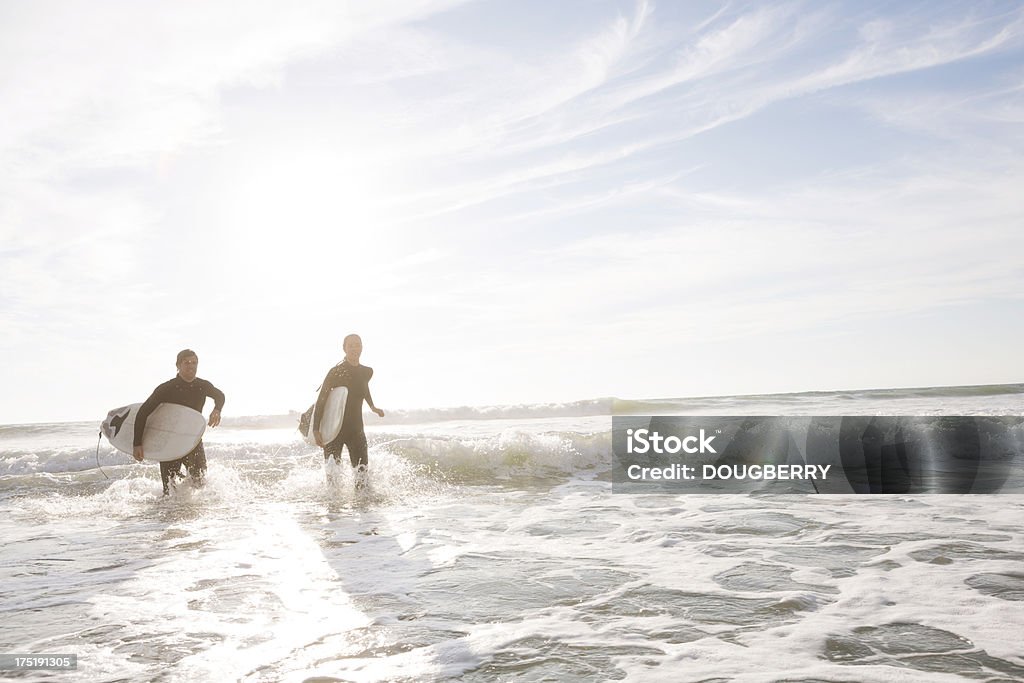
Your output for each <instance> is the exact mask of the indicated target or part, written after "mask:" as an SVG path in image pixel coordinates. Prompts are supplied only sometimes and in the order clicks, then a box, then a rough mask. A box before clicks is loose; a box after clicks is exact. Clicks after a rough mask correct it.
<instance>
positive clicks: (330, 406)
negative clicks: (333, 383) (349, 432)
mask: <svg viewBox="0 0 1024 683" xmlns="http://www.w3.org/2000/svg"><path fill="white" fill-rule="evenodd" d="M319 397H320V395H319V394H317V398H319ZM347 400H348V387H334V388H333V389H331V393H330V394H328V395H327V405H325V406H324V414H323V415H321V416H320V436H321V437H322V438H323V440H324V443H325V444H326V443H330V442H331V441H334V439H336V438H337V436H338V434H340V433H341V423H342V421H343V420H344V418H345V402H346V401H347ZM313 407H314V408H315V407H316V402H314V403H313ZM310 420H311V421H312V417H311V418H310ZM311 426H312V425H311ZM302 437H303V438H304V439H305V440H306V443H308V444H309V445H311V446H315V445H316V439H314V438H313V430H312V429H310V430H309V433H308V434H303V435H302Z"/></svg>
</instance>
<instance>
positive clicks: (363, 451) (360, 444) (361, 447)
mask: <svg viewBox="0 0 1024 683" xmlns="http://www.w3.org/2000/svg"><path fill="white" fill-rule="evenodd" d="M347 442H348V459H349V461H350V462H351V463H352V467H353V468H354V469H355V480H356V488H357V489H361V488H363V487H364V486H365V485H366V468H367V466H368V465H369V453H368V451H369V448H368V447H367V445H366V433H365V432H359V433H358V434H353V435H352V436H350V437H349V438H348V439H347Z"/></svg>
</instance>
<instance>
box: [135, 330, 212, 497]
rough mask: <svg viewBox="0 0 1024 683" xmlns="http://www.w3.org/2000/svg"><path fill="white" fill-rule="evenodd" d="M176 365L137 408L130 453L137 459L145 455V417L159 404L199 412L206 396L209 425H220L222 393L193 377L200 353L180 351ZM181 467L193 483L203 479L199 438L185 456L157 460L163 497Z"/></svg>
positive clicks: (202, 461) (203, 455)
mask: <svg viewBox="0 0 1024 683" xmlns="http://www.w3.org/2000/svg"><path fill="white" fill-rule="evenodd" d="M175 366H176V367H177V368H178V374H177V376H176V377H174V379H170V380H168V381H166V382H164V383H163V384H161V385H160V386H158V387H157V388H156V389H154V390H153V393H152V394H151V395H150V397H149V398H147V399H146V402H145V403H143V404H142V406H141V407H140V408H139V413H138V415H137V416H136V418H135V441H134V447H133V449H132V451H133V452H132V456H133V457H134V458H135V459H136V460H138V461H139V462H142V458H143V457H144V454H143V452H142V434H143V432H145V431H146V420H147V419H148V418H149V415H150V413H152V412H153V411H154V410H156V407H157V406H158V405H160V404H161V403H176V404H178V405H180V406H186V407H188V408H191V409H192V410H196V411H199V412H200V413H201V412H203V405H204V404H205V403H206V399H207V398H212V399H213V403H214V406H213V412H212V413H210V420H209V423H208V424H209V425H210V426H211V427H216V426H217V425H219V424H220V410H221V408H223V407H224V392H223V391H221V390H220V389H218V388H217V387H215V386H213V384H211V383H210V382H208V381H206V380H205V379H202V378H201V377H196V372H198V370H199V356H197V355H196V352H195V351H193V350H192V349H183V350H181V351H179V352H178V357H177V360H176V362H175ZM182 466H184V467H185V470H186V471H187V472H188V475H189V476H190V477H191V478H192V483H193V484H195V485H196V486H202V485H203V479H204V478H205V476H206V451H204V450H203V442H202V441H200V442H199V443H198V445H196V447H195V448H193V449H192V451H191V452H190V453H188V454H187V455H184V456H182V457H180V458H178V459H177V460H170V461H168V462H161V463H160V481H161V483H163V486H164V495H165V496H166V495H168V493H170V491H169V489H168V482H169V481H170V478H171V476H172V475H174V476H176V477H180V476H182V474H181V468H182Z"/></svg>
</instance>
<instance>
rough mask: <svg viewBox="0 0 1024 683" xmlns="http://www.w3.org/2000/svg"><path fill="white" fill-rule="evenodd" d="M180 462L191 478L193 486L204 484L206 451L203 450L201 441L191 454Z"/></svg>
mask: <svg viewBox="0 0 1024 683" xmlns="http://www.w3.org/2000/svg"><path fill="white" fill-rule="evenodd" d="M182 461H183V462H184V464H185V469H186V470H188V474H189V476H190V477H191V478H192V485H193V486H202V485H203V484H205V483H206V450H205V449H204V448H203V442H202V441H200V442H199V445H198V446H196V447H195V448H194V449H193V450H192V452H191V453H189V454H188V455H186V456H185V457H184V458H182Z"/></svg>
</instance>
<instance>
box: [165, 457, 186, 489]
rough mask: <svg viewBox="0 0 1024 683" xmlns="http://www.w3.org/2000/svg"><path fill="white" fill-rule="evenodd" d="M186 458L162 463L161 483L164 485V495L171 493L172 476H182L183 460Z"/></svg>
mask: <svg viewBox="0 0 1024 683" xmlns="http://www.w3.org/2000/svg"><path fill="white" fill-rule="evenodd" d="M182 460H184V458H178V459H177V460H168V461H166V462H161V463H160V483H161V484H163V487H164V495H165V496H168V495H170V493H171V491H170V487H169V484H170V481H171V477H172V476H181V462H182Z"/></svg>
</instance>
